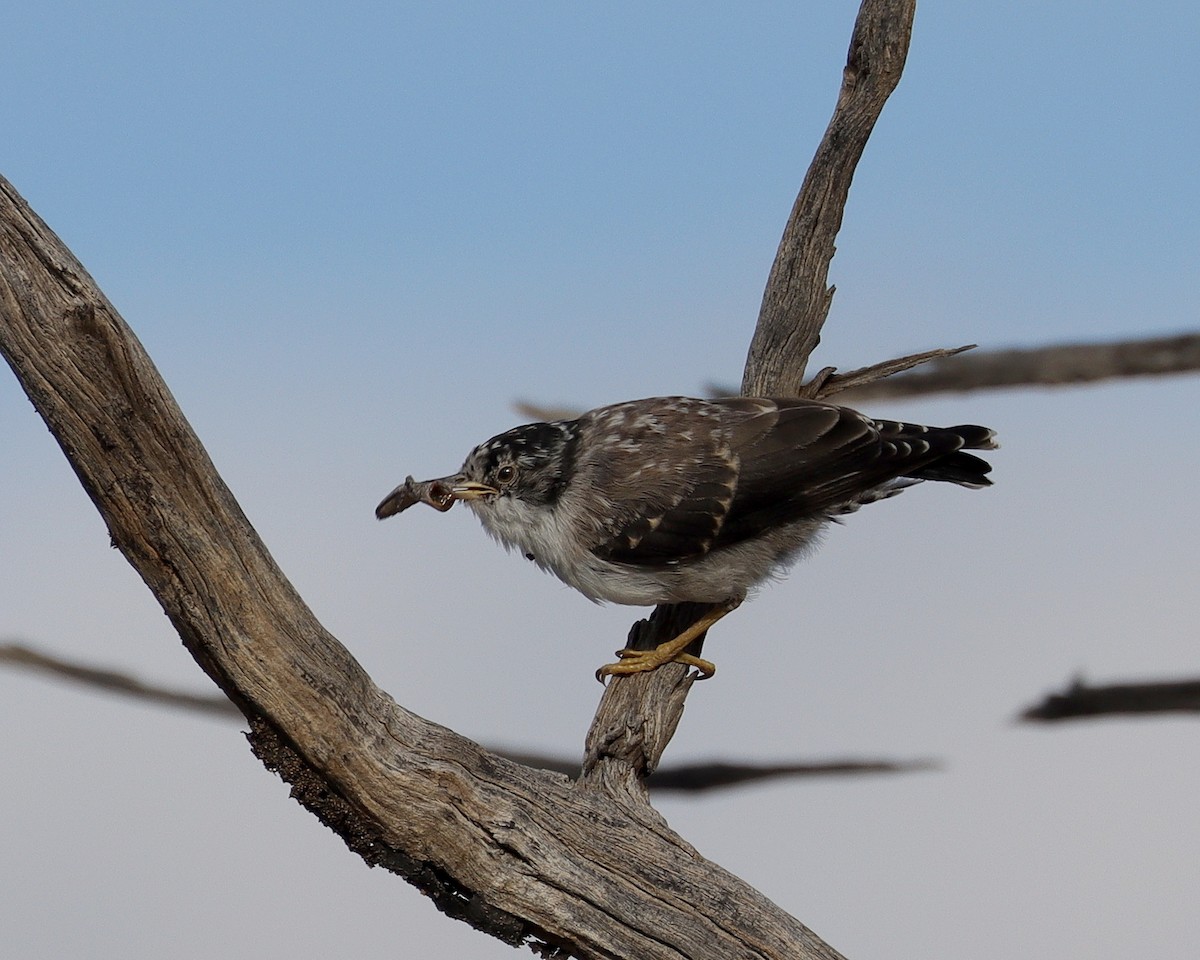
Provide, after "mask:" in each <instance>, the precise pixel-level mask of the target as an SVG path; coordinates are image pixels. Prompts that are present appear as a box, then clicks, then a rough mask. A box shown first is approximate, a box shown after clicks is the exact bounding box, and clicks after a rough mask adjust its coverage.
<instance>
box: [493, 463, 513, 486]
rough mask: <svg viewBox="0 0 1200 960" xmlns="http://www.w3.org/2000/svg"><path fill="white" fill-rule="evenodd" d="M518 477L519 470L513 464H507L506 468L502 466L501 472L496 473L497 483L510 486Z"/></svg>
mask: <svg viewBox="0 0 1200 960" xmlns="http://www.w3.org/2000/svg"><path fill="white" fill-rule="evenodd" d="M516 477H517V468H516V467H514V466H513V465H512V464H511V463H506V464H505V465H504V466H502V467H501V468H500V469H499V470H497V471H496V481H497V482H498V483H504V484H509V483H512V482H513V480H515V479H516Z"/></svg>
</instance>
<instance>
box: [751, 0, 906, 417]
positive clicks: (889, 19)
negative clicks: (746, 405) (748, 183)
mask: <svg viewBox="0 0 1200 960" xmlns="http://www.w3.org/2000/svg"><path fill="white" fill-rule="evenodd" d="M915 8H916V4H915V2H911V3H910V2H893V3H871V2H867V3H864V4H863V5H862V7H861V9H860V10H859V15H858V22H857V23H856V24H855V25H854V34H853V35H852V36H851V38H850V51H849V54H848V55H847V58H846V68H845V71H844V72H843V75H842V89H841V93H840V94H839V95H838V102H837V107H836V108H835V109H834V112H833V118H832V119H831V120H830V121H829V126H828V127H827V128H826V130H825V136H824V137H823V138H822V139H821V144H820V146H818V147H817V153H816V156H815V157H814V158H813V161H812V164H811V166H809V168H808V174H807V175H806V176H805V178H804V185H803V186H802V187H801V188H800V194H799V196H797V197H796V203H795V205H794V206H793V207H792V214H791V216H790V217H789V218H788V222H787V226H786V227H785V228H784V231H783V239H782V240H780V242H779V250H778V252H777V253H776V255H775V263H774V265H773V266H772V267H771V274H770V276H769V278H768V279H767V287H766V290H765V291H764V292H763V300H762V307H761V309H760V310H759V314H758V326H757V327H756V329H755V331H754V339H753V340H752V341H751V343H750V351H749V354H748V356H747V357H746V368H745V371H744V373H743V375H742V391H741V392H742V393H743V394H745V395H746V396H780V397H795V396H800V395H801V393H800V391H801V389H802V387H803V385H804V368H805V367H806V366H807V364H808V358H809V355H810V354H811V353H812V352H813V350H814V349H815V348H816V346H817V343H818V342H819V341H820V339H821V327H822V326H824V324H825V318H826V316H828V314H829V305H830V303H831V302H832V300H833V288H832V287H830V286H829V263H830V261H831V260H832V259H833V254H834V241H835V240H836V238H837V234H838V231H839V230H840V229H841V226H842V213H843V211H844V210H845V207H846V198H847V196H848V195H849V192H850V182H851V181H852V180H853V178H854V170H855V168H856V167H857V165H858V160H859V157H861V156H862V152H863V148H864V147H866V145H867V138H868V137H870V135H871V131H872V130H874V129H875V122H876V121H877V120H878V119H879V115H880V113H882V111H883V105H884V103H886V102H887V98H888V97H889V96H890V95H891V93H892V91H893V90H894V89H895V88H896V84H897V83H899V82H900V74H901V73H902V72H903V70H904V61H905V59H906V58H907V56H908V45H909V40H910V39H911V37H912V21H913V14H914V13H915Z"/></svg>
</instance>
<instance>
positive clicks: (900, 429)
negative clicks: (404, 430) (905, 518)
mask: <svg viewBox="0 0 1200 960" xmlns="http://www.w3.org/2000/svg"><path fill="white" fill-rule="evenodd" d="M996 447H997V443H996V440H995V433H994V431H992V430H990V429H988V428H987V427H981V426H976V425H974V424H964V425H960V426H954V427H926V426H921V425H919V424H914V423H905V422H901V421H897V420H876V419H873V418H871V417H869V416H867V415H865V414H862V413H859V412H858V411H856V410H852V409H850V408H849V407H844V406H838V405H835V404H832V403H827V402H824V401H820V400H809V399H789V398H771V397H724V398H716V399H701V398H695V397H650V398H647V399H642V400H630V401H626V402H624V403H616V404H611V405H608V406H602V407H598V408H596V409H594V410H590V411H588V412H587V413H584V414H581V415H580V416H578V417H575V418H571V419H560V420H553V421H549V422H539V423H529V424H525V425H523V426H518V427H514V428H513V429H511V430H508V431H506V432H504V433H501V434H499V435H497V436H495V437H492V438H491V439H490V440H487V441H485V442H484V443H481V444H480V445H479V446H477V447H475V449H474V450H472V451H471V452H470V454H469V455H468V456H467V458H466V460H465V461H464V463H463V465H462V468H461V469H460V470H459V471H458V472H457V473H455V474H451V475H450V476H446V477H441V478H438V479H436V480H429V481H424V482H422V483H416V482H414V481H413V478H412V477H411V476H410V477H408V478H407V479H406V480H405V482H404V483H403V484H401V485H400V486H398V487H396V488H395V489H394V490H393V491H392V492H391V493H389V494H388V495H387V497H385V498H384V499H383V501H382V502H381V503H380V504H379V506H378V507H377V508H376V510H375V515H376V517H378V518H379V519H380V520H383V519H385V518H387V517H390V516H393V515H395V514H397V513H399V512H401V511H402V510H405V509H407V508H408V507H409V506H411V505H412V504H414V503H417V502H425V503H428V504H430V505H431V506H434V507H436V508H437V509H439V510H443V511H444V510H448V509H450V508H451V507H452V506H453V505H454V504H455V503H456V502H458V501H460V500H461V501H462V502H463V503H465V504H466V505H467V507H468V508H470V510H471V511H472V512H473V513H474V514H475V515H476V516H477V517H478V518H479V520H480V521H481V522H482V524H483V527H484V529H485V530H486V531H487V532H488V533H489V534H490V535H491V536H492V537H493V538H494V539H495V540H497V541H499V542H500V543H501V544H502V545H503V546H504V547H506V548H507V549H509V550H512V551H518V552H520V553H521V554H523V555H524V556H525V557H526V558H528V559H529V560H531V561H533V562H534V563H535V564H537V565H538V566H539V567H541V568H542V569H543V570H546V571H548V572H550V573H552V574H553V575H554V576H556V577H558V579H559V580H561V581H563V582H564V583H566V584H567V585H569V586H571V587H573V588H575V589H576V590H578V591H579V592H580V593H582V594H583V595H584V596H585V597H588V598H589V599H591V600H594V601H597V602H610V603H617V604H628V605H633V606H650V605H658V604H675V603H684V602H692V603H699V604H704V605H706V609H707V612H706V613H704V614H703V615H701V616H700V618H699V619H698V620H697V621H696V622H695V623H694V624H692V626H690V627H689V628H688V629H686V630H684V631H683V632H681V633H680V634H678V635H677V636H675V637H674V638H672V639H671V640H668V641H666V642H665V643H662V644H659V645H658V646H657V647H656V648H654V649H652V650H631V649H625V650H619V651H617V656H618V660H617V661H616V662H615V663H610V664H605V665H604V666H602V667H601V668H600V669H599V670H597V671H596V676H597V678H598V679H600V680H601V682H603V681H604V679H605V678H606V677H616V676H626V675H630V674H635V673H641V672H645V671H648V670H653V669H655V668H657V667H659V666H661V665H662V664H664V663H670V662H680V663H684V664H687V665H689V666H692V667H695V668H696V669H697V671H698V673H697V674H696V676H698V677H700V678H706V677H710V676H712V674H713V673H714V672H715V670H716V667H715V666H714V665H713V664H712V663H711V662H710V661H708V660H703V659H701V658H699V657H696V656H693V655H691V654H689V653H687V652H686V649H687V647H688V646H689V645H690V644H691V643H692V641H694V640H695V639H696V638H697V637H700V636H702V635H703V634H704V633H705V632H706V631H707V630H708V629H709V628H710V627H711V626H712V625H713V624H714V623H716V622H717V621H719V620H720V619H721V618H722V617H724V616H725V615H727V614H728V613H729V612H731V611H732V610H734V609H736V608H737V606H739V605H740V604H741V603H742V601H743V600H745V599H746V597H747V595H748V594H749V593H750V592H751V591H752V590H754V589H755V588H756V587H758V586H759V585H760V584H762V583H764V582H766V581H769V580H772V579H775V578H778V577H780V576H782V575H783V574H784V573H786V571H787V570H788V569H789V568H790V567H791V566H792V564H793V563H795V562H796V561H797V560H798V559H799V558H800V557H801V556H803V555H804V554H805V553H806V552H807V551H809V550H810V549H812V548H813V547H815V546H816V544H817V543H818V541H819V539H820V537H821V534H822V532H823V531H824V530H825V529H826V528H827V527H828V526H829V525H830V524H832V523H835V522H837V521H839V520H840V519H841V517H843V516H844V515H846V514H849V513H852V512H854V511H856V510H857V509H858V508H859V507H862V506H864V505H866V504H868V503H872V502H874V501H877V500H883V499H886V498H889V497H892V496H894V495H895V494H897V493H900V492H901V491H903V490H905V489H907V488H908V487H910V486H913V485H914V484H918V483H920V482H922V481H925V480H930V481H946V482H949V483H954V484H958V485H959V486H963V487H971V488H980V487H987V486H990V485H991V480H990V479H989V478H988V474H989V473H990V472H991V469H992V468H991V465H990V464H989V463H988V462H987V461H985V460H983V459H982V458H980V457H978V456H975V455H974V454H972V453H968V452H967V451H969V450H993V449H996Z"/></svg>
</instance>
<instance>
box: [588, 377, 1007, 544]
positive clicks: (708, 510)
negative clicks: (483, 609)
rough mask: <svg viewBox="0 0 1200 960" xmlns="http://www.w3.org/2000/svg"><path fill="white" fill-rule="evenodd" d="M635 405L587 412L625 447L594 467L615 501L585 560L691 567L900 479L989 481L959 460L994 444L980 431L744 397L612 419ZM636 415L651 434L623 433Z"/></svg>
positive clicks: (669, 404)
mask: <svg viewBox="0 0 1200 960" xmlns="http://www.w3.org/2000/svg"><path fill="white" fill-rule="evenodd" d="M643 403H644V402H643ZM634 406H637V404H636V403H635V404H630V405H619V406H618V407H614V408H604V409H603V410H601V411H596V412H595V413H597V414H598V415H599V416H598V418H597V420H595V421H593V423H592V425H591V428H590V429H592V430H593V431H595V432H596V434H597V435H602V434H604V432H605V431H606V430H607V431H615V430H617V429H619V431H620V438H621V441H622V442H623V443H625V442H628V446H627V449H625V450H623V451H622V455H621V456H616V457H610V461H611V462H609V463H606V464H604V465H603V466H596V467H595V469H597V470H599V471H601V472H602V473H603V474H604V475H605V479H606V482H604V483H603V484H602V486H603V488H604V489H605V490H608V491H612V492H613V494H614V495H613V496H612V497H611V499H610V506H611V511H610V514H609V516H608V517H607V519H606V521H605V523H604V526H603V528H602V529H601V530H600V531H599V533H598V539H597V542H596V545H595V546H594V547H593V548H592V552H593V553H595V554H596V555H597V556H599V557H601V558H603V559H606V560H613V561H616V562H620V563H629V564H636V565H645V566H661V565H665V564H669V563H678V562H681V561H685V560H689V559H694V558H696V557H700V556H703V555H704V554H706V553H708V552H709V551H710V550H712V549H715V548H719V547H727V546H731V545H733V544H736V543H740V542H742V541H745V540H748V539H752V538H754V537H756V536H758V535H759V534H761V533H763V532H764V531H766V530H769V529H771V528H773V527H776V526H778V525H780V524H784V523H791V522H795V521H798V520H803V519H806V518H812V519H820V518H824V517H828V516H832V515H835V514H838V513H843V512H845V511H846V509H847V508H850V509H853V508H854V507H855V506H856V505H857V504H858V503H861V502H863V501H864V500H866V499H873V498H878V496H880V495H882V491H885V490H886V489H887V488H888V487H889V486H890V485H892V482H893V481H896V480H898V479H901V478H912V479H915V480H950V481H952V482H955V483H961V484H964V485H967V486H985V485H987V484H988V482H989V481H988V480H987V478H986V476H984V475H985V474H986V473H987V472H988V471H989V470H990V469H991V468H990V466H989V465H988V464H987V463H986V462H985V461H983V460H980V459H979V458H978V457H974V456H972V455H971V454H968V453H964V452H962V449H963V447H967V448H970V449H990V448H991V447H993V446H994V443H993V441H992V435H991V431H989V430H986V429H985V428H983V427H976V426H961V427H951V428H947V429H938V428H931V427H922V426H918V425H915V424H907V423H897V422H892V421H876V420H871V419H870V418H868V417H865V416H863V415H862V414H860V413H858V412H856V411H854V410H850V409H847V408H845V407H837V406H833V405H832V404H827V403H820V402H818V401H813V400H766V399H760V398H745V397H731V398H728V399H723V400H711V401H704V400H688V399H682V398H668V399H666V400H664V401H662V404H661V406H658V407H656V408H654V413H653V416H651V417H649V418H648V419H647V418H646V416H645V409H644V407H639V411H640V412H639V416H638V417H637V418H635V417H633V416H632V414H631V415H629V416H626V417H625V418H624V419H623V420H621V419H620V417H619V411H621V410H622V409H625V408H632V407H634ZM609 411H617V412H618V413H617V414H613V413H611V412H609ZM698 411H703V413H704V415H702V416H697V413H698ZM605 417H608V418H609V419H608V420H605V419H604V418H605ZM634 419H637V420H638V422H639V423H642V422H650V423H653V428H646V429H642V428H637V427H631V425H630V421H632V420H634ZM599 446H603V444H601V445H599Z"/></svg>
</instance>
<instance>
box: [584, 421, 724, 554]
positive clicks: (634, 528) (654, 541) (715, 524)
mask: <svg viewBox="0 0 1200 960" xmlns="http://www.w3.org/2000/svg"><path fill="white" fill-rule="evenodd" d="M624 406H634V405H633V404H630V405H621V406H619V407H616V408H606V409H605V410H602V411H599V413H600V414H601V417H600V418H599V419H598V421H597V422H593V423H592V424H591V425H590V430H591V431H592V432H593V436H603V435H604V434H605V432H606V431H611V430H613V429H619V430H620V433H621V438H622V443H623V444H625V445H626V447H627V448H626V449H623V450H621V451H620V452H619V453H617V454H616V455H613V456H610V457H608V459H607V460H606V461H605V462H603V463H596V464H594V465H593V467H592V469H593V470H594V471H596V472H597V474H598V475H601V476H603V478H604V482H603V483H602V484H599V485H600V486H602V487H603V488H604V489H605V490H606V491H607V492H609V494H610V499H609V504H608V506H609V515H608V516H607V518H606V519H605V522H604V526H603V528H602V530H601V531H600V532H599V540H598V542H597V543H596V544H595V546H593V547H592V553H594V554H595V555H596V556H598V557H600V558H602V559H604V560H612V561H615V562H618V563H629V564H634V565H639V566H664V565H666V564H670V563H678V562H680V561H682V560H687V559H691V558H694V557H700V556H703V555H704V554H705V553H707V552H708V551H709V550H710V549H711V548H712V546H713V544H714V542H715V541H716V539H717V537H718V535H719V534H720V532H721V528H722V526H723V525H724V523H725V517H726V515H727V513H728V512H729V508H730V505H731V504H732V503H733V498H734V491H735V489H736V487H737V478H738V461H737V457H736V456H735V455H734V453H733V450H732V449H731V448H730V445H729V441H728V430H727V429H726V425H725V422H724V418H723V417H721V416H716V415H714V416H708V417H699V418H698V417H696V416H695V412H696V411H697V410H701V409H704V410H710V407H711V405H710V404H709V402H708V401H706V400H692V399H687V398H667V399H665V400H664V401H663V402H662V404H661V406H659V407H656V408H655V410H654V412H653V414H652V415H647V414H646V412H645V411H644V410H639V411H638V416H637V417H634V416H633V415H630V416H629V417H627V418H626V419H625V420H623V421H616V420H615V418H612V417H611V415H608V414H607V410H608V409H613V410H617V411H619V410H620V409H621V408H622V407H624ZM710 412H712V413H718V411H716V410H710ZM606 415H607V416H609V417H610V420H612V422H610V421H609V420H605V419H604V417H605V416H606ZM634 421H636V423H635V422H634ZM637 424H642V425H641V426H638V425H637ZM597 446H603V444H602V443H601V444H597Z"/></svg>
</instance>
